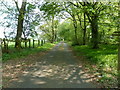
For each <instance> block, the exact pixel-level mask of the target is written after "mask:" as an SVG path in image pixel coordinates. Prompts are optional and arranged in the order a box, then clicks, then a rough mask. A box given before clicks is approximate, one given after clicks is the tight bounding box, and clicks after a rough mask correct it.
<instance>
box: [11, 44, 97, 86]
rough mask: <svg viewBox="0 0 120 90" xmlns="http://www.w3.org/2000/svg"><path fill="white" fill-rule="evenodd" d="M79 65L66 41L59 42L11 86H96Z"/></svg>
mask: <svg viewBox="0 0 120 90" xmlns="http://www.w3.org/2000/svg"><path fill="white" fill-rule="evenodd" d="M92 78H94V77H89V76H87V74H86V73H84V72H83V71H82V69H81V66H80V65H78V63H77V61H76V58H75V57H74V56H73V55H72V53H71V50H69V49H68V46H67V44H66V43H64V42H61V43H59V44H57V45H56V46H55V47H54V48H53V49H52V50H51V51H50V52H48V54H46V55H45V56H43V57H42V58H40V59H39V60H38V62H36V64H34V65H33V66H31V67H29V68H27V69H26V71H24V73H23V74H22V76H21V77H20V78H19V80H18V81H14V82H12V83H11V85H10V86H9V88H96V85H94V84H92V83H91V82H90V81H91V79H92Z"/></svg>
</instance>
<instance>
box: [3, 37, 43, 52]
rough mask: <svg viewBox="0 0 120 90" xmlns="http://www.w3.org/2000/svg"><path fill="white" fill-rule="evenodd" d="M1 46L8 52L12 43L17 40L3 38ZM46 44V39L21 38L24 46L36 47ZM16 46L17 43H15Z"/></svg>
mask: <svg viewBox="0 0 120 90" xmlns="http://www.w3.org/2000/svg"><path fill="white" fill-rule="evenodd" d="M1 41H2V42H1V47H2V49H3V50H4V52H7V51H8V50H9V48H10V47H11V45H12V44H11V43H15V40H9V39H5V38H4V39H2V40H1ZM44 44H45V40H35V39H22V40H21V46H22V48H35V47H38V46H43V45H44ZM14 46H15V44H14Z"/></svg>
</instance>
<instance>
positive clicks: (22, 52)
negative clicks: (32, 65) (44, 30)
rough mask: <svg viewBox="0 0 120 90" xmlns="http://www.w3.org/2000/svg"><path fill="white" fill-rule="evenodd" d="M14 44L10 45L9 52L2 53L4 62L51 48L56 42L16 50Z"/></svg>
mask: <svg viewBox="0 0 120 90" xmlns="http://www.w3.org/2000/svg"><path fill="white" fill-rule="evenodd" d="M13 46H14V45H13V44H11V46H9V53H3V54H2V61H3V62H4V61H7V60H10V59H15V58H22V57H25V56H27V55H30V54H34V53H37V52H42V51H46V50H48V49H50V48H51V47H53V46H54V44H51V43H46V44H44V45H43V46H39V47H37V46H36V47H35V48H22V49H20V50H16V49H15V48H14V47H13Z"/></svg>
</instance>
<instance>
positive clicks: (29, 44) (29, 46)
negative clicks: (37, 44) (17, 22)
mask: <svg viewBox="0 0 120 90" xmlns="http://www.w3.org/2000/svg"><path fill="white" fill-rule="evenodd" d="M30 45H31V40H30V39H29V48H30V47H31V46H30Z"/></svg>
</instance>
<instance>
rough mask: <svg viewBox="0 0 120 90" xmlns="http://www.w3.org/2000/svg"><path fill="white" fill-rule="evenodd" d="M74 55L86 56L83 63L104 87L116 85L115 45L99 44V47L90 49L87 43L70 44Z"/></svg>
mask: <svg viewBox="0 0 120 90" xmlns="http://www.w3.org/2000/svg"><path fill="white" fill-rule="evenodd" d="M72 48H73V50H74V51H75V54H76V56H78V57H79V56H81V55H83V56H84V57H86V59H85V62H87V63H86V64H84V66H85V68H88V69H89V70H90V72H91V73H93V74H95V75H96V76H97V77H98V78H97V79H96V80H97V81H98V82H99V83H101V84H102V85H103V86H104V87H106V88H111V87H112V88H113V87H114V88H115V87H116V86H117V45H100V48H99V49H91V48H89V47H88V46H87V45H84V46H72Z"/></svg>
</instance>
